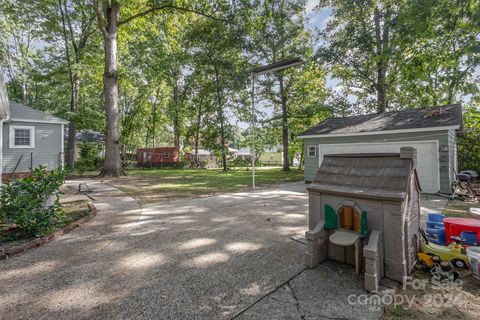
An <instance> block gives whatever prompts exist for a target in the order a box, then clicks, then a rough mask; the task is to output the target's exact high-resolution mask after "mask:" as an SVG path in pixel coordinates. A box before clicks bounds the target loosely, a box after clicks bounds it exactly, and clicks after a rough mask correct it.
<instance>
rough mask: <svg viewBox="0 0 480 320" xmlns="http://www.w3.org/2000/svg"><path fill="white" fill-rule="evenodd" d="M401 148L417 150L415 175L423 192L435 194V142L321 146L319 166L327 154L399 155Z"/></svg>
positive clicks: (436, 163) (437, 172) (436, 176)
mask: <svg viewBox="0 0 480 320" xmlns="http://www.w3.org/2000/svg"><path fill="white" fill-rule="evenodd" d="M403 146H405V147H413V148H415V149H417V159H418V168H417V173H418V178H419V179H420V185H421V187H422V190H423V192H426V193H437V192H438V191H439V189H440V183H439V180H440V179H439V171H438V151H437V150H438V142H437V141H415V142H380V143H353V144H350V143H342V144H321V145H319V146H318V149H319V160H320V163H319V164H321V163H322V161H323V156H324V155H327V154H347V153H399V152H400V148H401V147H403Z"/></svg>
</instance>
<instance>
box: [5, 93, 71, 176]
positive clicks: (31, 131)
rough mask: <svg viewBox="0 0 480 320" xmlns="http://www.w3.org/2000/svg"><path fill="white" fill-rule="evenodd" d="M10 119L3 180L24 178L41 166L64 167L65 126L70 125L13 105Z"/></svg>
mask: <svg viewBox="0 0 480 320" xmlns="http://www.w3.org/2000/svg"><path fill="white" fill-rule="evenodd" d="M9 106H10V110H9V111H10V117H9V119H8V120H7V121H6V122H4V123H3V129H2V131H1V132H2V140H3V145H2V153H3V161H2V176H3V178H4V179H5V178H6V179H9V178H12V177H21V176H24V175H27V174H28V173H29V172H30V168H36V167H38V166H40V165H43V166H46V167H47V168H48V169H49V170H53V169H56V168H58V167H60V166H63V162H64V126H65V125H66V124H68V121H66V120H64V119H61V118H59V117H55V116H53V115H50V114H48V113H45V112H42V111H39V110H36V109H33V108H30V107H27V106H25V105H23V104H20V103H17V102H13V101H9Z"/></svg>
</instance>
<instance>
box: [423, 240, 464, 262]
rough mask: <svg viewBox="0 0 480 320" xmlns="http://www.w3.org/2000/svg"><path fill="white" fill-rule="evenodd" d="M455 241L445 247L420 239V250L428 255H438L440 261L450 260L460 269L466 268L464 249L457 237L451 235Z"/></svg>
mask: <svg viewBox="0 0 480 320" xmlns="http://www.w3.org/2000/svg"><path fill="white" fill-rule="evenodd" d="M451 239H452V240H453V241H455V242H452V243H450V244H449V245H448V246H447V247H446V246H441V245H438V244H434V243H428V240H427V241H422V245H421V248H420V251H421V252H422V253H424V254H427V255H430V256H432V257H433V256H438V257H440V259H441V260H442V261H450V262H451V263H452V265H453V266H455V267H457V268H461V269H467V268H468V257H467V255H466V254H465V249H464V248H463V246H462V244H461V240H462V239H460V238H458V237H451Z"/></svg>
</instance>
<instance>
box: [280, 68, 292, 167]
mask: <svg viewBox="0 0 480 320" xmlns="http://www.w3.org/2000/svg"><path fill="white" fill-rule="evenodd" d="M278 80H279V85H280V95H281V104H282V141H283V171H290V162H289V159H288V114H287V97H286V95H285V88H284V83H283V76H282V75H280V76H279V78H278Z"/></svg>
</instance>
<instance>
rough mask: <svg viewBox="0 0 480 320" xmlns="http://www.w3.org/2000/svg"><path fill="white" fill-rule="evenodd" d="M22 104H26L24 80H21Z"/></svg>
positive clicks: (25, 84) (25, 82) (25, 83)
mask: <svg viewBox="0 0 480 320" xmlns="http://www.w3.org/2000/svg"><path fill="white" fill-rule="evenodd" d="M22 103H23V104H24V105H27V104H28V96H27V81H26V80H22Z"/></svg>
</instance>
